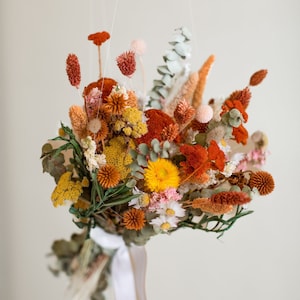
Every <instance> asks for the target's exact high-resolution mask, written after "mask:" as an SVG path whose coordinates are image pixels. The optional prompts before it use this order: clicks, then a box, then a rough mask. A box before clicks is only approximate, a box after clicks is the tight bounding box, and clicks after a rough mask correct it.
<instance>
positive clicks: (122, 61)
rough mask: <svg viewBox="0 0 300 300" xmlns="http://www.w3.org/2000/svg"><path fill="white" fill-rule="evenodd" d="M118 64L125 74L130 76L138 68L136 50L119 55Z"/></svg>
mask: <svg viewBox="0 0 300 300" xmlns="http://www.w3.org/2000/svg"><path fill="white" fill-rule="evenodd" d="M117 65H118V67H119V69H120V71H121V73H122V74H123V75H124V76H128V77H130V76H131V75H132V74H133V73H134V72H135V70H136V61H135V52H133V51H127V52H124V53H122V54H121V55H119V56H118V57H117Z"/></svg>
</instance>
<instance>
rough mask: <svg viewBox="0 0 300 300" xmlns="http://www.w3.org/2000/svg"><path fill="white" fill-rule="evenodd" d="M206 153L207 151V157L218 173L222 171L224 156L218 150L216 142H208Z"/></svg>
mask: <svg viewBox="0 0 300 300" xmlns="http://www.w3.org/2000/svg"><path fill="white" fill-rule="evenodd" d="M207 151H208V157H209V159H210V160H211V162H212V164H213V165H214V166H215V167H216V168H217V169H219V170H220V171H223V170H224V167H225V154H224V152H223V151H222V150H221V149H220V148H219V146H218V144H217V143H216V141H214V140H212V141H211V142H210V145H209V147H208V149H207Z"/></svg>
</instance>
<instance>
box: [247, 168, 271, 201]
mask: <svg viewBox="0 0 300 300" xmlns="http://www.w3.org/2000/svg"><path fill="white" fill-rule="evenodd" d="M249 186H250V187H251V188H257V190H258V192H259V194H260V195H268V194H270V193H271V192H273V190H274V188H275V183H274V179H273V177H272V175H271V174H269V173H268V172H265V171H257V172H255V173H252V174H251V177H250V180H249Z"/></svg>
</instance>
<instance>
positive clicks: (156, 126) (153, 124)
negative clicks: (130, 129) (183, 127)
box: [137, 109, 175, 145]
mask: <svg viewBox="0 0 300 300" xmlns="http://www.w3.org/2000/svg"><path fill="white" fill-rule="evenodd" d="M145 116H146V118H148V120H147V128H148V132H147V133H146V134H144V135H143V136H142V137H140V138H139V139H137V143H138V144H141V143H146V144H148V145H150V143H151V141H152V140H153V139H154V138H156V139H158V140H159V141H163V137H162V134H161V133H162V131H163V130H164V129H165V128H167V127H168V126H169V125H170V124H175V123H174V121H173V119H172V118H171V117H170V116H168V115H167V114H166V113H164V112H163V111H161V110H159V109H149V110H147V111H146V112H145Z"/></svg>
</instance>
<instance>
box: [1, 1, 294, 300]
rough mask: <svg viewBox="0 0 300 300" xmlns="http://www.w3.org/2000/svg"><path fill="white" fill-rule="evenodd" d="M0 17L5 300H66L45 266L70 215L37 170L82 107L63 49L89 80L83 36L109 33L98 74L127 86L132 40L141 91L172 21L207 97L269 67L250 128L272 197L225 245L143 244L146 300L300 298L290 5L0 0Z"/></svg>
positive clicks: (92, 70)
mask: <svg viewBox="0 0 300 300" xmlns="http://www.w3.org/2000/svg"><path fill="white" fill-rule="evenodd" d="M0 14H1V18H0V22H1V24H0V25H1V26H0V30H1V31H0V33H1V48H0V59H1V69H0V72H1V83H0V84H1V87H0V91H1V98H0V99H1V110H0V112H1V118H0V122H1V127H0V128H1V147H0V149H1V155H0V157H1V181H0V182H1V208H0V211H1V213H0V214H1V218H0V222H1V223H0V228H1V229H0V230H1V241H0V276H1V277H0V298H1V299H3V300H20V299H22V300H48V299H49V300H50V299H51V300H52V299H63V295H64V291H65V288H66V285H67V281H66V278H64V277H61V278H55V277H53V276H52V274H51V273H50V272H49V271H48V270H47V263H48V260H47V257H46V255H47V253H49V249H50V246H51V243H52V241H53V240H54V239H58V238H68V237H69V235H70V234H71V233H72V232H73V231H77V229H76V227H75V225H73V224H72V222H71V216H70V215H69V214H68V212H67V208H56V209H55V208H54V207H53V206H52V204H51V201H50V195H51V192H52V190H53V188H54V182H53V180H52V178H51V177H50V176H49V175H48V174H42V168H41V162H40V160H39V156H40V149H41V146H42V144H43V143H44V142H45V140H46V139H48V138H51V137H54V136H56V134H57V128H58V125H59V122H60V121H64V122H66V123H68V108H69V106H70V105H72V104H80V103H81V102H80V101H81V100H80V98H79V97H78V95H77V93H76V91H75V90H74V89H73V88H72V87H70V85H69V84H68V81H67V77H66V75H65V71H64V69H65V58H66V57H67V55H68V53H70V52H74V53H76V54H77V55H78V57H79V59H80V61H81V68H82V78H83V79H82V80H83V85H85V84H87V83H89V82H90V81H93V80H95V79H96V78H97V66H96V47H95V46H93V45H92V43H91V42H88V41H87V35H88V34H90V33H94V32H96V31H102V30H106V31H109V32H110V33H111V35H112V38H111V40H110V41H109V42H108V43H106V44H105V46H104V47H103V49H106V50H105V51H108V50H109V53H108V54H106V55H105V56H104V57H105V58H104V62H105V66H106V67H105V74H106V75H107V76H110V77H115V78H117V79H118V80H119V79H120V80H123V78H122V77H120V76H119V73H118V72H117V69H116V67H115V58H116V56H117V55H119V54H120V53H122V52H123V51H125V50H128V49H129V45H130V43H131V41H132V40H133V39H136V38H142V39H144V40H145V41H146V43H147V52H146V53H145V55H144V57H143V60H144V63H145V69H146V74H147V88H148V89H150V88H151V83H152V80H153V79H156V78H157V77H158V74H157V73H156V67H157V66H158V65H159V64H162V63H163V61H162V55H163V54H164V51H165V50H166V49H169V45H168V42H169V41H170V39H171V37H172V34H173V31H174V29H175V28H178V27H180V26H182V25H185V26H187V27H188V28H189V29H190V31H191V32H192V34H193V37H192V47H193V51H192V59H191V63H192V69H194V70H197V69H198V68H199V67H200V66H201V64H202V63H203V61H204V60H205V59H206V58H207V57H208V56H209V55H210V54H215V56H216V62H215V64H214V66H213V69H212V71H211V73H210V76H209V80H208V84H207V87H206V90H205V95H204V96H205V100H206V101H207V100H208V99H210V98H211V97H215V96H226V95H228V94H229V93H231V92H232V91H233V90H236V89H240V88H243V87H245V86H246V84H247V82H248V79H249V76H250V75H251V74H252V73H253V72H255V71H257V70H259V69H262V68H266V69H268V70H269V74H268V77H267V78H266V80H265V81H264V82H263V84H262V85H260V86H258V87H256V88H255V89H253V99H252V102H251V104H250V107H249V110H248V113H249V121H248V124H247V125H248V126H247V128H248V130H249V131H250V132H253V131H254V130H256V129H260V130H263V131H265V132H266V133H267V134H268V136H269V148H270V150H271V155H270V157H269V160H268V163H267V165H266V167H265V169H266V170H268V171H269V172H271V173H272V174H273V175H274V178H275V180H276V189H275V191H274V193H273V194H272V195H270V196H267V197H264V198H257V199H256V200H255V201H254V202H253V203H252V204H251V207H250V208H251V209H253V210H255V213H254V214H252V215H250V216H248V217H246V218H244V219H242V220H240V221H239V222H238V223H237V224H236V225H235V226H234V227H233V228H232V230H230V231H229V232H227V233H226V234H225V236H224V237H223V238H222V239H221V240H217V239H216V236H215V235H213V234H206V233H203V232H195V231H191V230H181V231H179V232H177V233H176V234H174V235H171V236H166V235H161V236H157V237H155V238H153V239H152V240H151V241H150V243H149V244H147V253H148V269H147V294H148V299H149V300H157V299H158V300H160V299H173V300H181V299H208V300H217V299H218V300H219V299H223V300H229V299H230V300H240V299H243V300H250V299H251V300H252V299H256V300H266V299H267V300H268V299H272V300H282V299H288V300H298V299H300V291H299V283H300V271H299V268H300V256H299V250H300V240H299V239H300V237H299V229H300V218H299V211H300V199H299V173H298V172H299V169H298V167H299V146H300V143H299V129H300V126H299V125H300V124H299V123H300V121H299V108H300V106H299V102H300V99H299V79H300V60H299V53H300V44H299V28H300V2H299V1H297V0H282V1H274V0H252V1H240V0H227V1H223V0H190V1H187V0H184V1H179V0H163V1H162V0H152V1H145V0H127V1H125V0H120V1H118V2H117V1H115V0H107V1H104V0H102V1H100V0H98V1H93V0H90V1H87V0H84V1H83V0H81V1H79V0H51V1H40V0H26V1H20V0H19V1H17V0H1V3H0ZM118 76H119V77H118ZM137 81H138V80H137ZM129 300H130V299H129Z"/></svg>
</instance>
